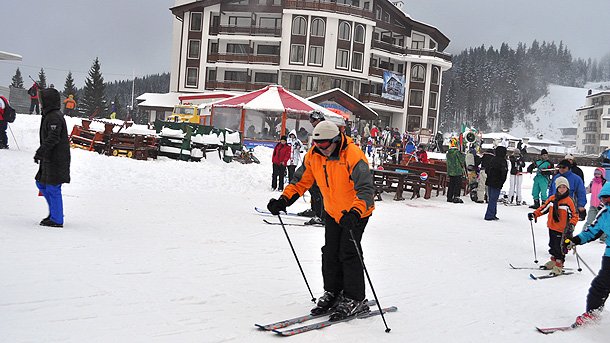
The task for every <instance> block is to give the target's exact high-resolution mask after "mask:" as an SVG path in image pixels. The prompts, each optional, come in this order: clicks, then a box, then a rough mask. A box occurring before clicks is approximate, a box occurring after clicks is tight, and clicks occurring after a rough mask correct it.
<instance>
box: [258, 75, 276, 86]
mask: <svg viewBox="0 0 610 343" xmlns="http://www.w3.org/2000/svg"><path fill="white" fill-rule="evenodd" d="M254 82H258V83H268V84H272V85H274V84H276V83H277V74H275V73H256V74H254Z"/></svg>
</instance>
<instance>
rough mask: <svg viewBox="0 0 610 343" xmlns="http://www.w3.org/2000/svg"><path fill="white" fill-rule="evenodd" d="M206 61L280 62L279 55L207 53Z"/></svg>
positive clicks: (276, 63) (275, 63)
mask: <svg viewBox="0 0 610 343" xmlns="http://www.w3.org/2000/svg"><path fill="white" fill-rule="evenodd" d="M208 62H210V63H214V62H227V63H261V64H274V65H278V64H280V56H279V55H244V54H230V53H226V54H217V53H214V54H208Z"/></svg>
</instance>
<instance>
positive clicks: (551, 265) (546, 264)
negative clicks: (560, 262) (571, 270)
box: [540, 256, 557, 270]
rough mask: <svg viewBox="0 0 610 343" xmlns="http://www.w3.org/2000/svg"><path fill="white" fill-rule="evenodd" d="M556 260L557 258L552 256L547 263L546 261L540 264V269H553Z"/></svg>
mask: <svg viewBox="0 0 610 343" xmlns="http://www.w3.org/2000/svg"><path fill="white" fill-rule="evenodd" d="M556 261H557V260H556V259H555V257H553V256H551V260H550V261H548V262H547V263H545V264H544V265H542V266H540V269H546V270H551V269H553V267H555V265H556V264H557V263H556Z"/></svg>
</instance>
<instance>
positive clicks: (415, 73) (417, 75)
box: [411, 65, 426, 82]
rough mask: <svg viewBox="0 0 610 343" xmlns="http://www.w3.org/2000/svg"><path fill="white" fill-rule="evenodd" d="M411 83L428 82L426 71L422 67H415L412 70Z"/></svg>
mask: <svg viewBox="0 0 610 343" xmlns="http://www.w3.org/2000/svg"><path fill="white" fill-rule="evenodd" d="M411 81H413V82H425V81H426V69H424V67H422V66H420V65H415V66H413V68H411Z"/></svg>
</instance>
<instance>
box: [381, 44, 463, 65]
mask: <svg viewBox="0 0 610 343" xmlns="http://www.w3.org/2000/svg"><path fill="white" fill-rule="evenodd" d="M372 46H373V48H377V49H380V50H385V51H388V52H393V53H397V54H405V55H418V56H430V57H437V58H440V59H443V60H445V61H447V62H451V55H449V54H446V53H444V52H439V51H436V50H423V49H409V48H403V47H401V46H398V45H394V44H390V43H387V42H383V41H378V40H373V44H372Z"/></svg>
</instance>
